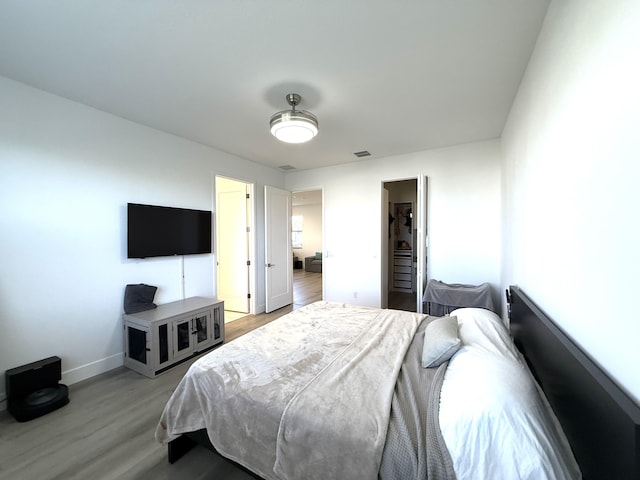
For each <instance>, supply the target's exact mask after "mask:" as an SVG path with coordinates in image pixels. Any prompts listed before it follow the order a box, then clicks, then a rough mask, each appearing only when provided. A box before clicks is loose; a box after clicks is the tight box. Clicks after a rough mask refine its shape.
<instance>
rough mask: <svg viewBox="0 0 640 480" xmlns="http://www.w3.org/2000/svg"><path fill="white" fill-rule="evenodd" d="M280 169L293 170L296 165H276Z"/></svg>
mask: <svg viewBox="0 0 640 480" xmlns="http://www.w3.org/2000/svg"><path fill="white" fill-rule="evenodd" d="M278 168H279V169H280V170H284V171H285V172H286V171H288V170H295V169H296V167H294V166H293V165H280V166H279V167H278Z"/></svg>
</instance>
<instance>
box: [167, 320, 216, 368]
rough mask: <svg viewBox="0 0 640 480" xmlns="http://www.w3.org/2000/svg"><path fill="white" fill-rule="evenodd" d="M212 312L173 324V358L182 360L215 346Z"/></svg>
mask: <svg viewBox="0 0 640 480" xmlns="http://www.w3.org/2000/svg"><path fill="white" fill-rule="evenodd" d="M213 340H214V338H213V336H212V335H211V311H210V310H207V311H203V312H199V313H198V314H196V315H194V316H191V317H189V318H183V319H180V320H176V321H174V322H173V358H174V359H176V360H177V359H180V358H183V357H185V356H191V355H192V354H193V353H194V352H199V351H202V350H203V349H205V348H207V347H209V346H210V345H212V344H213Z"/></svg>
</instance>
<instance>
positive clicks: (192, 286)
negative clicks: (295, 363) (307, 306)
mask: <svg viewBox="0 0 640 480" xmlns="http://www.w3.org/2000/svg"><path fill="white" fill-rule="evenodd" d="M0 105H2V108H0V232H1V233H0V252H2V255H3V262H2V275H0V305H1V306H0V315H1V318H0V372H2V377H0V399H2V398H4V378H3V377H4V375H3V374H4V371H5V370H7V369H9V368H13V367H16V366H19V365H22V364H25V363H28V362H32V361H35V360H39V359H42V358H45V357H47V356H50V355H58V356H60V357H61V358H62V368H63V372H64V374H63V381H65V382H67V383H73V382H76V381H79V380H82V379H84V378H88V377H90V376H92V375H95V374H97V373H101V372H103V371H106V370H108V369H110V368H113V367H116V366H119V365H121V364H122V351H123V345H122V322H121V313H122V301H123V293H124V287H125V285H126V284H128V283H148V284H152V285H156V286H157V287H158V292H157V294H156V303H166V302H169V301H173V300H177V299H180V298H181V297H182V282H181V274H180V272H181V260H180V258H179V257H165V258H157V259H147V260H128V259H127V258H126V255H127V252H126V240H125V239H126V204H127V202H139V203H149V204H159V205H169V206H176V207H185V208H198V209H207V210H213V207H214V203H213V198H214V197H213V184H214V176H215V175H216V174H219V175H226V176H230V177H234V178H239V179H243V180H246V181H248V182H254V183H255V184H256V191H257V192H260V191H262V189H263V185H264V184H265V183H267V184H270V185H274V186H277V187H282V186H283V184H284V175H283V174H282V173H281V172H279V171H277V170H274V169H269V168H266V167H263V166H261V165H258V164H255V163H253V162H249V161H247V160H244V159H241V158H238V157H234V156H231V155H228V154H225V153H222V152H220V151H217V150H214V149H211V148H208V147H205V146H203V145H200V144H197V143H193V142H189V141H186V140H184V139H181V138H178V137H175V136H172V135H168V134H165V133H162V132H159V131H156V130H153V129H150V128H147V127H143V126H141V125H138V124H135V123H132V122H129V121H126V120H123V119H121V118H118V117H114V116H112V115H108V114H105V113H102V112H100V111H97V110H95V109H92V108H88V107H86V106H83V105H80V104H78V103H74V102H71V101H68V100H65V99H63V98H60V97H56V96H53V95H50V94H47V93H45V92H42V91H39V90H35V89H32V88H30V87H27V86H26V85H23V84H20V83H16V82H14V81H11V80H8V79H6V78H3V77H0ZM255 197H256V198H255V202H256V204H255V205H254V210H255V212H257V216H258V219H257V231H256V237H257V243H258V244H264V204H263V197H264V196H263V195H255ZM263 263H264V252H263V249H258V252H257V264H263ZM213 266H214V258H213V255H195V256H187V257H184V269H185V293H186V296H193V295H204V296H213V294H214V292H215V284H214V271H215V269H214V268H213ZM258 276H259V278H258V285H264V273H263V272H262V271H259V272H258ZM257 294H258V296H259V300H258V303H259V304H260V305H262V306H263V308H264V289H263V288H261V289H259V291H258V292H257Z"/></svg>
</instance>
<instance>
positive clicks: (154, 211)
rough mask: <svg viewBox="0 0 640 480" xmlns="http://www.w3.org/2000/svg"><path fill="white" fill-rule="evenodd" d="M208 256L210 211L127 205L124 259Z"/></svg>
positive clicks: (135, 204) (209, 249) (209, 246)
mask: <svg viewBox="0 0 640 480" xmlns="http://www.w3.org/2000/svg"><path fill="white" fill-rule="evenodd" d="M198 253H211V212H210V211H206V210H190V209H186V208H173V207H160V206H157V205H142V204H139V203H129V204H127V257H128V258H147V257H164V256H169V255H192V254H198Z"/></svg>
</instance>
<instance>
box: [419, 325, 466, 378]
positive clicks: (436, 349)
mask: <svg viewBox="0 0 640 480" xmlns="http://www.w3.org/2000/svg"><path fill="white" fill-rule="evenodd" d="M460 345H461V342H460V338H458V319H457V318H456V317H442V318H438V319H436V320H433V321H432V322H431V323H429V325H427V328H425V330H424V343H423V345H422V366H423V367H424V368H429V367H438V366H440V365H441V364H442V363H444V362H446V361H447V360H449V359H450V358H451V357H452V356H453V354H454V353H456V352H457V351H458V349H459V348H460Z"/></svg>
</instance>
